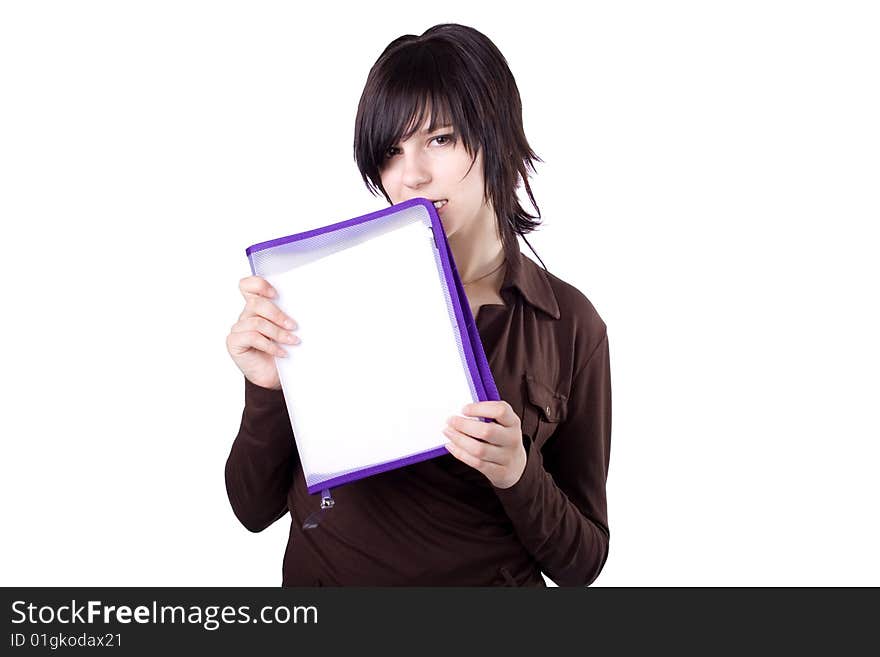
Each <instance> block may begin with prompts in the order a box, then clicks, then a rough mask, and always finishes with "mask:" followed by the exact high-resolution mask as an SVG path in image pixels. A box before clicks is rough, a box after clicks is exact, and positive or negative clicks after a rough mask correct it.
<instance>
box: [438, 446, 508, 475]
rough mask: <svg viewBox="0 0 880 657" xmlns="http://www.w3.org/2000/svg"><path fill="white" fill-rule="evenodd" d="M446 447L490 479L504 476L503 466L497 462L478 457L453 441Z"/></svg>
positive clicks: (456, 456)
mask: <svg viewBox="0 0 880 657" xmlns="http://www.w3.org/2000/svg"><path fill="white" fill-rule="evenodd" d="M446 449H447V451H448V452H449V453H450V454H452V455H453V456H454V457H455V458H457V459H458V460H459V461H461V462H462V463H464V464H466V465H469V466H471V467H472V468H474V469H475V470H479V471H480V472H482V473H483V474H484V475H485V476H486V477H487V478H489V479H490V480H491V479H493V478H494V479H495V480H498V479H501V478H502V477H503V476H504V466H502V465H498V464H497V463H489V462H488V461H483V460H481V459H478V458H477V457H476V456H474V455H473V454H469V453H468V452H466V451H464V450H462V449H461V447H459V446H458V445H456V444H455V443H449V444H447V445H446Z"/></svg>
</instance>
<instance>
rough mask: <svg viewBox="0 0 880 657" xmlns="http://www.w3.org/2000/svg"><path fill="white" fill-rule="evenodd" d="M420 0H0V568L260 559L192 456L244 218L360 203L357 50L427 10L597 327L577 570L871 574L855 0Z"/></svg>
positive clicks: (283, 526) (215, 432)
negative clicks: (357, 0)
mask: <svg viewBox="0 0 880 657" xmlns="http://www.w3.org/2000/svg"><path fill="white" fill-rule="evenodd" d="M436 4H437V3H414V2H396V3H391V2H387V3H380V4H379V5H378V6H377V5H376V4H375V3H364V4H362V5H354V4H353V5H352V6H351V7H344V8H343V7H341V6H340V5H339V4H338V3H325V4H323V5H319V4H317V3H306V4H305V5H304V4H302V3H293V2H289V3H288V2H273V3H270V2H259V3H255V2H155V1H153V2H141V3H123V2H77V3H69V2H57V3H48V2H5V3H3V4H2V5H0V95H2V101H0V220H2V222H0V226H2V246H3V250H2V257H0V267H2V271H0V273H2V279H0V280H2V285H3V305H4V307H5V312H4V313H3V320H2V336H3V340H2V345H3V360H2V362H3V377H2V383H0V385H2V398H0V399H2V429H0V432H2V445H3V448H2V449H3V451H2V459H0V500H2V505H3V506H2V519H3V535H4V537H3V540H2V546H0V550H2V559H0V583H2V584H4V585H115V586H123V585H209V586H214V585H268V586H277V585H279V584H280V583H281V560H282V555H283V551H284V547H285V544H286V539H287V530H288V522H289V521H288V518H287V517H285V518H284V519H283V520H281V521H279V522H278V523H276V524H275V525H273V526H272V527H270V528H269V529H268V530H266V531H265V532H263V533H261V534H251V533H250V532H248V531H247V530H245V529H244V528H243V527H242V526H241V525H240V524H238V521H237V520H236V519H235V517H234V515H233V514H232V511H231V509H230V507H229V503H228V501H227V498H226V491H225V485H224V477H223V468H224V464H225V460H226V457H227V455H228V452H229V448H230V446H231V444H232V440H233V438H234V436H235V434H236V432H237V430H238V424H239V421H240V417H241V410H242V403H243V383H242V377H241V375H240V373H239V371H238V370H237V369H236V367H235V366H234V364H233V362H232V361H231V359H230V358H229V356H228V354H227V353H226V347H225V338H226V334H227V333H228V331H229V328H230V327H231V325H232V324H233V323H234V322H235V321H236V320H237V318H238V315H239V313H240V311H241V307H242V303H243V300H242V299H241V297H240V296H239V293H238V289H237V286H238V281H239V279H240V278H241V277H243V276H246V275H248V274H249V269H248V265H247V260H246V258H245V255H244V249H245V247H247V246H248V245H250V244H253V243H255V242H259V241H263V240H268V239H272V238H275V237H279V236H282V235H288V234H291V233H294V232H298V231H301V230H305V229H308V228H312V227H315V226H318V225H322V224H325V223H330V222H333V221H340V220H343V219H347V218H350V217H353V216H356V215H360V214H365V213H367V212H372V211H374V210H377V209H380V208H382V207H384V206H385V203H384V201H383V200H381V199H379V198H375V197H372V196H370V195H369V193H368V192H367V191H366V189H365V187H364V186H363V184H362V182H361V180H360V176H359V173H358V171H357V168H356V166H355V164H354V161H353V157H352V138H353V123H354V116H355V111H356V106H357V101H358V98H359V97H360V93H361V90H362V88H363V84H364V82H365V80H366V76H367V73H368V71H369V68H370V67H371V65H372V64H373V62H374V61H375V59H376V58H377V57H378V56H379V54H380V53H381V51H382V50H383V49H384V47H385V46H386V45H387V44H388V43H389V42H390V41H391V40H392V39H394V38H396V37H398V36H400V35H402V34H410V33H414V34H420V33H421V32H423V31H424V30H426V29H427V28H428V27H430V26H432V25H434V24H436V23H440V22H459V23H464V24H466V25H471V26H473V27H475V28H477V29H479V30H481V31H482V32H484V33H485V34H486V35H487V36H489V37H490V38H491V39H492V40H493V41H494V42H495V44H496V45H497V46H498V47H499V48H500V50H501V51H502V53H504V55H505V56H506V58H507V60H508V62H509V64H510V67H511V69H512V71H513V73H514V75H515V77H516V80H517V83H518V85H519V89H520V92H521V94H522V98H523V104H524V107H523V114H524V121H525V129H526V134H527V136H528V138H529V140H530V143H531V145H532V146H533V148H534V149H535V150H536V151H537V153H538V154H539V155H540V156H541V157H542V158H543V159H544V164H539V165H538V174H537V175H536V176H535V177H534V178H533V185H534V191H535V194H536V198H537V200H538V204H539V206H540V209H541V212H542V215H543V217H544V219H545V224H544V228H543V230H542V231H541V232H539V233H535V234H533V236H532V238H531V239H530V241H531V242H532V244H533V245H534V246H535V248H536V250H537V251H538V253H539V254H540V255H541V257H542V258H543V260H544V262H545V263H546V264H547V266H548V268H549V269H550V270H551V271H553V272H554V273H555V274H557V275H558V276H560V277H561V278H563V279H564V280H567V281H569V282H570V283H572V284H573V285H575V286H577V287H578V288H579V289H581V290H582V291H583V292H584V293H585V294H586V295H587V296H588V297H589V298H590V299H591V300H592V301H593V303H594V304H595V306H596V307H597V309H598V310H599V312H600V314H601V315H602V317H603V318H604V320H605V321H606V323H607V324H608V327H609V338H610V344H611V350H612V352H611V356H612V373H613V401H614V423H613V438H612V453H611V470H610V475H609V480H608V511H609V516H610V524H611V552H610V556H609V559H608V562H607V564H606V566H605V569H604V571H603V572H602V574H601V575H600V577H599V579H598V580H597V581H596V583H595V585H596V586H603V585H605V586H608V585H618V586H619V585H673V586H677V585H697V586H702V585H862V584H871V585H875V586H876V585H880V560H878V559H877V554H880V529H878V521H877V517H878V513H877V503H878V501H880V490H878V484H877V483H876V479H875V477H876V472H877V466H878V457H880V446H878V438H880V431H878V428H880V421H878V417H877V410H878V397H880V396H878V388H880V386H878V371H880V350H878V346H877V336H878V335H880V321H878V308H877V307H878V290H877V281H878V280H880V276H878V274H880V272H878V265H877V249H878V241H877V239H876V237H874V236H873V235H872V232H873V229H874V228H876V225H877V222H878V219H880V212H878V210H880V194H878V181H880V156H878V153H880V121H878V120H877V117H878V116H880V92H878V84H877V81H878V78H880V41H878V39H877V35H878V33H880V21H878V17H877V10H876V9H875V8H874V7H872V4H873V3H869V2H864V3H856V2H767V1H762V2H736V3H734V2H726V3H720V2H713V3H707V2H664V3H655V2H638V3H637V2H615V3H580V4H577V3H570V2H559V3H552V2H540V3H522V4H520V5H516V4H513V3H511V2H503V3H501V2H498V3H492V4H490V3H486V2H479V3H478V2H473V1H472V0H469V1H467V2H444V3H442V7H440V8H435V6H436ZM429 5H430V6H429ZM319 7H320V8H319ZM575 11H577V12H578V13H577V14H575V13H574V12H575ZM522 248H523V250H524V251H526V252H528V249H527V247H525V245H523V247H522ZM362 337H363V340H364V343H365V345H368V344H369V340H370V327H369V326H364V327H363V331H362Z"/></svg>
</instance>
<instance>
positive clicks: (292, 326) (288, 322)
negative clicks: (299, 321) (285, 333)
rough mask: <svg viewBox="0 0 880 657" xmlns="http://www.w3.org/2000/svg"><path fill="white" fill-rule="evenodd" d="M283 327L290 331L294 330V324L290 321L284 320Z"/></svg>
mask: <svg viewBox="0 0 880 657" xmlns="http://www.w3.org/2000/svg"><path fill="white" fill-rule="evenodd" d="M284 326H286V327H287V328H289V329H292V328H296V323H295V322H294V321H293V320H292V319H285V320H284Z"/></svg>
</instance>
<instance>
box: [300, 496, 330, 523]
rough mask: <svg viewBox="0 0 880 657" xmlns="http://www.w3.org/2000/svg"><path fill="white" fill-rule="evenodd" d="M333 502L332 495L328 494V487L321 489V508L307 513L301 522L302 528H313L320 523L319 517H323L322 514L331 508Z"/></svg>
mask: <svg viewBox="0 0 880 657" xmlns="http://www.w3.org/2000/svg"><path fill="white" fill-rule="evenodd" d="M334 504H335V502H334V501H333V497H332V496H331V495H330V489H329V488H325V489H324V490H322V491H321V508H320V509H318V510H317V511H315V512H314V513H312V514H311V515H309V517H308V518H306V520H305V522H304V523H303V529H314V528H315V527H317V526H318V525H319V524H320V523H321V518H323V517H324V514H325V513H326V512H327V511H328V510H329V509H332V508H333V505H334Z"/></svg>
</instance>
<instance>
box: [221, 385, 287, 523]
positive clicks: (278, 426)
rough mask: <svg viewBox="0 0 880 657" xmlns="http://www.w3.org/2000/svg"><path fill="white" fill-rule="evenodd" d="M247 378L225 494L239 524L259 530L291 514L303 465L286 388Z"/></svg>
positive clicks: (228, 463)
mask: <svg viewBox="0 0 880 657" xmlns="http://www.w3.org/2000/svg"><path fill="white" fill-rule="evenodd" d="M244 382H245V405H244V411H243V412H242V416H241V426H240V427H239V430H238V435H237V436H236V437H235V441H234V442H233V443H232V449H231V451H230V453H229V457H228V458H227V460H226V493H227V495H228V496H229V502H230V504H231V505H232V510H233V511H234V512H235V515H236V517H237V518H238V519H239V520H240V521H241V523H242V524H243V525H244V526H245V527H247V528H248V529H249V530H250V531H252V532H259V531H262V530H264V529H265V528H266V527H268V526H269V525H271V524H272V523H273V522H275V521H276V520H278V519H279V518H281V517H282V516H283V515H284V514H285V513H287V493H288V491H289V490H290V486H291V482H292V481H293V479H292V478H293V475H294V472H295V471H296V469H297V468H300V467H301V466H300V461H299V454H298V452H297V450H296V443H295V442H294V437H293V430H292V429H291V426H290V418H289V417H288V414H287V407H286V405H285V403H284V395H283V393H282V392H281V391H280V390H269V389H267V388H262V387H260V386H257V385H255V384H253V383H251V382H250V381H249V380H248V379H245V380H244Z"/></svg>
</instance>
